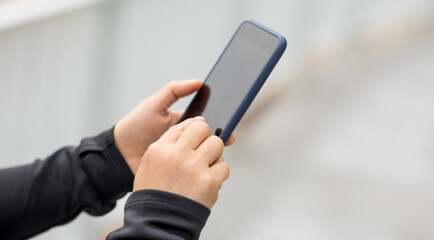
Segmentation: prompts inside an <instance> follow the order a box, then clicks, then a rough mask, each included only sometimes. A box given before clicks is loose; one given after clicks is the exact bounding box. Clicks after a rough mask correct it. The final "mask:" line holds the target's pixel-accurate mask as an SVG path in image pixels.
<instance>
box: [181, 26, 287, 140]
mask: <svg viewBox="0 0 434 240" xmlns="http://www.w3.org/2000/svg"><path fill="white" fill-rule="evenodd" d="M285 49H286V39H285V37H283V36H282V35H280V34H278V33H276V32H274V31H272V30H270V29H268V28H266V27H264V26H262V25H261V24H259V23H257V22H255V21H253V20H248V21H244V22H243V23H241V25H240V26H239V27H238V29H237V31H236V32H235V34H234V35H233V36H232V38H231V40H230V41H229V43H228V45H227V46H226V48H225V49H224V51H223V53H222V54H221V55H220V57H219V59H218V60H217V62H216V63H215V65H214V67H213V68H212V69H211V71H210V73H209V74H208V76H207V77H206V78H205V80H204V82H203V84H202V87H201V88H200V89H199V91H198V92H197V93H196V95H195V96H194V98H193V100H192V101H191V103H190V105H189V106H188V107H187V109H186V111H185V112H184V114H183V116H182V117H181V119H180V120H179V122H182V121H184V120H185V119H188V118H191V117H196V116H203V117H204V118H205V119H206V121H207V123H208V124H209V126H210V128H211V134H215V135H217V136H219V137H220V138H221V139H222V140H223V142H226V141H227V140H228V138H229V136H230V135H231V133H232V132H233V131H234V129H235V127H236V126H237V124H238V123H239V121H240V120H241V118H242V117H243V115H244V113H245V112H246V111H247V109H248V108H249V106H250V104H251V103H252V101H253V99H254V98H255V97H256V95H257V94H258V92H259V90H260V89H261V87H262V85H263V84H264V82H265V80H267V78H268V76H269V75H270V73H271V71H272V70H273V68H274V66H275V65H276V64H277V62H278V61H279V59H280V57H281V56H282V54H283V52H284V51H285Z"/></svg>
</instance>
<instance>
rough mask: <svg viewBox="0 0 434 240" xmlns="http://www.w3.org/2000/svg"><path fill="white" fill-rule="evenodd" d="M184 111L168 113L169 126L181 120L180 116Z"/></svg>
mask: <svg viewBox="0 0 434 240" xmlns="http://www.w3.org/2000/svg"><path fill="white" fill-rule="evenodd" d="M184 112H185V111H184V110H178V111H171V112H170V125H174V124H175V123H177V122H178V120H179V119H180V118H181V116H182V114H184Z"/></svg>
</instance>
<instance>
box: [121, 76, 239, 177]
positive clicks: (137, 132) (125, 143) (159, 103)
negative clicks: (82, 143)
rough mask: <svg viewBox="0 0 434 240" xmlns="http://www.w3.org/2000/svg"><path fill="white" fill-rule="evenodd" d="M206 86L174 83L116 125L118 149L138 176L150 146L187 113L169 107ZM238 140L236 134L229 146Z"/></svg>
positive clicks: (181, 82)
mask: <svg viewBox="0 0 434 240" xmlns="http://www.w3.org/2000/svg"><path fill="white" fill-rule="evenodd" d="M201 86H202V83H201V82H200V80H197V79H193V80H188V81H172V82H170V83H169V84H167V85H166V86H165V87H163V88H162V89H161V90H160V91H158V92H157V93H155V94H154V95H152V96H151V97H149V98H147V99H145V100H144V101H143V102H141V103H140V104H139V105H138V106H137V107H136V108H134V109H133V110H132V111H131V112H130V113H129V114H128V115H127V116H125V117H124V118H122V119H121V120H120V121H119V122H118V123H117V124H116V126H115V129H114V138H115V143H116V146H117V147H118V149H119V151H120V152H121V154H122V156H123V157H124V158H125V160H126V162H127V163H128V165H129V166H130V168H131V170H132V171H133V173H134V174H135V173H136V171H137V169H138V167H139V165H140V161H141V159H142V157H143V154H144V153H145V152H146V150H147V149H148V147H149V145H151V144H152V143H153V142H155V141H157V140H158V139H159V138H160V136H161V135H162V134H163V133H164V132H166V131H167V129H169V127H170V126H172V125H174V124H175V123H176V122H177V121H178V119H179V118H180V117H181V115H182V113H183V111H169V110H168V108H169V107H170V106H171V105H172V104H173V103H174V102H176V101H177V100H178V99H179V98H181V97H184V96H187V95H190V94H192V93H194V92H196V91H197V90H199V88H200V87H201ZM234 141H235V136H234V135H232V136H231V137H230V138H229V140H228V141H227V145H230V144H232V143H233V142H234Z"/></svg>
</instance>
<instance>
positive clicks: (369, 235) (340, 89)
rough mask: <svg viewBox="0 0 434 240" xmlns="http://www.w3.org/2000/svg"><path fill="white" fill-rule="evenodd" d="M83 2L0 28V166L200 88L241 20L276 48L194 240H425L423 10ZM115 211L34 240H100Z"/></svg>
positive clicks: (428, 23) (429, 225)
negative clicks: (140, 106) (191, 84)
mask: <svg viewBox="0 0 434 240" xmlns="http://www.w3.org/2000/svg"><path fill="white" fill-rule="evenodd" d="M7 2H8V3H10V2H13V1H7ZM66 2H67V1H66V0H65V4H66ZM85 2H86V1H83V4H82V5H80V7H73V8H70V10H68V8H63V9H62V11H58V13H57V14H56V12H53V11H51V12H50V14H49V15H48V14H46V16H41V17H33V18H31V19H30V20H27V21H19V22H15V24H10V27H9V28H7V27H4V28H3V29H2V28H0V112H1V115H0V116H1V117H0V134H1V136H2V137H1V138H0V152H1V153H2V156H3V157H2V159H1V161H0V166H2V167H5V166H12V165H17V164H24V163H29V162H31V161H33V160H34V159H35V158H37V157H41V158H43V157H45V156H47V155H48V154H50V153H52V152H53V151H54V150H55V149H57V148H59V147H61V146H64V145H68V144H78V142H79V141H80V139H81V138H83V137H85V136H89V135H92V134H96V133H98V132H100V131H102V130H104V129H107V128H109V127H111V126H112V125H113V124H115V123H116V121H117V120H119V119H120V118H121V117H122V116H123V115H125V114H126V113H127V112H128V111H129V110H130V109H131V108H133V107H134V106H135V105H136V104H137V103H139V102H140V101H141V100H142V99H144V98H145V97H147V96H149V95H150V94H152V93H153V92H155V91H156V90H158V89H159V88H160V87H162V86H163V85H165V84H166V83H167V82H168V81H170V80H172V79H187V78H202V79H203V78H204V77H205V76H206V74H207V72H208V71H209V70H210V68H211V66H212V65H213V63H214V61H215V60H216V59H217V57H218V56H219V54H220V52H221V51H222V50H223V48H224V46H225V44H226V43H227V41H228V40H229V38H230V36H231V35H232V34H233V32H234V31H235V29H236V27H237V26H238V24H239V23H240V22H241V21H242V20H244V19H255V20H257V21H259V22H261V23H263V24H264V25H266V26H268V27H270V28H272V29H274V30H276V31H278V32H280V33H282V34H283V35H285V36H286V37H287V39H288V48H287V51H286V53H285V55H284V56H283V57H282V60H281V62H280V63H279V64H278V65H277V67H276V69H275V71H274V72H273V73H272V75H271V76H270V78H269V80H268V83H267V84H266V85H265V86H264V88H263V91H262V92H261V93H260V95H259V96H258V98H257V100H256V101H255V102H254V104H253V105H252V109H251V111H249V112H248V114H247V115H246V117H245V119H244V120H243V121H242V123H241V125H240V126H239V128H238V129H237V138H238V141H237V143H236V144H235V145H234V146H233V147H231V148H229V149H227V150H226V153H225V159H226V161H228V162H229V163H230V165H231V166H232V173H231V178H230V179H229V180H228V181H227V183H226V184H225V185H224V188H223V190H222V191H221V194H220V200H219V202H218V203H217V205H216V206H215V208H214V209H213V213H212V215H211V217H210V219H209V221H208V223H207V226H206V227H205V229H204V231H203V234H202V238H203V239H306V240H311V239H312V240H313V239H432V238H433V237H434V231H433V230H432V229H434V228H433V227H434V224H433V223H434V219H433V218H434V215H433V214H434V212H433V211H434V206H433V204H432V203H433V202H434V201H433V200H434V191H433V185H434V177H433V176H434V169H433V161H432V159H433V158H434V151H433V147H432V146H433V144H434V137H433V136H434V127H433V126H434V125H433V122H434V110H433V108H432V107H431V105H432V104H431V103H432V102H433V100H434V97H433V96H434V95H433V94H431V90H432V89H434V81H433V79H434V77H433V76H434V71H433V69H434V68H432V62H433V61H434V44H433V42H434V41H433V40H434V27H433V26H434V3H433V2H432V1H428V0H417V1H414V0H413V1H410V0H399V1H391V0H382V1H343V0H342V1H319V0H307V1H306V0H305V1H300V0H290V1H288V0H286V1H283V0H280V1H277V0H276V1H265V0H255V1H246V0H239V1H229V0H222V1H199V0H197V1H139V0H125V1H121V0H118V1H114V0H108V1H89V4H86V3H85ZM1 9H2V3H1V2H0V12H1ZM27 10H28V9H27ZM35 11H36V10H35ZM0 26H2V25H1V17H0ZM187 103H188V99H187V100H183V101H181V102H180V103H178V104H176V106H175V108H185V106H186V105H187ZM124 200H125V199H123V200H122V201H120V202H119V204H118V207H117V208H116V209H115V210H114V211H113V212H111V213H110V214H108V215H106V216H104V217H98V218H91V217H88V216H87V215H86V214H82V215H81V216H80V217H79V218H78V219H77V220H75V221H74V222H72V223H70V224H67V225H66V226H62V227H56V228H54V229H53V230H50V231H49V232H48V233H45V234H41V235H40V236H38V237H36V238H35V239H102V238H103V237H104V236H105V234H106V233H107V231H110V229H113V228H115V227H117V226H119V225H120V224H121V219H122V207H123V202H124Z"/></svg>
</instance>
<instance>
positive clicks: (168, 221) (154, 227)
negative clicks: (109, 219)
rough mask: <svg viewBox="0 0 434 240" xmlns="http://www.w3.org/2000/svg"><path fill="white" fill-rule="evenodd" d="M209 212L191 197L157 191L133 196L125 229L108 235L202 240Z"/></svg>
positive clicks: (112, 239) (109, 239) (111, 237)
mask: <svg viewBox="0 0 434 240" xmlns="http://www.w3.org/2000/svg"><path fill="white" fill-rule="evenodd" d="M209 214H210V210H209V209H208V208H207V207H205V206H203V205H201V204H199V203H197V202H195V201H192V200H190V199H188V198H185V197H182V196H179V195H176V194H172V193H168V192H162V191H157V190H141V191H137V192H134V193H132V194H131V196H130V197H129V198H128V200H127V203H126V204H125V215H124V226H123V227H122V228H120V229H118V230H116V231H114V232H112V233H110V234H109V235H108V236H107V240H120V239H164V240H171V239H199V235H200V232H201V230H202V228H203V227H204V225H205V222H206V220H207V218H208V216H209Z"/></svg>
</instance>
